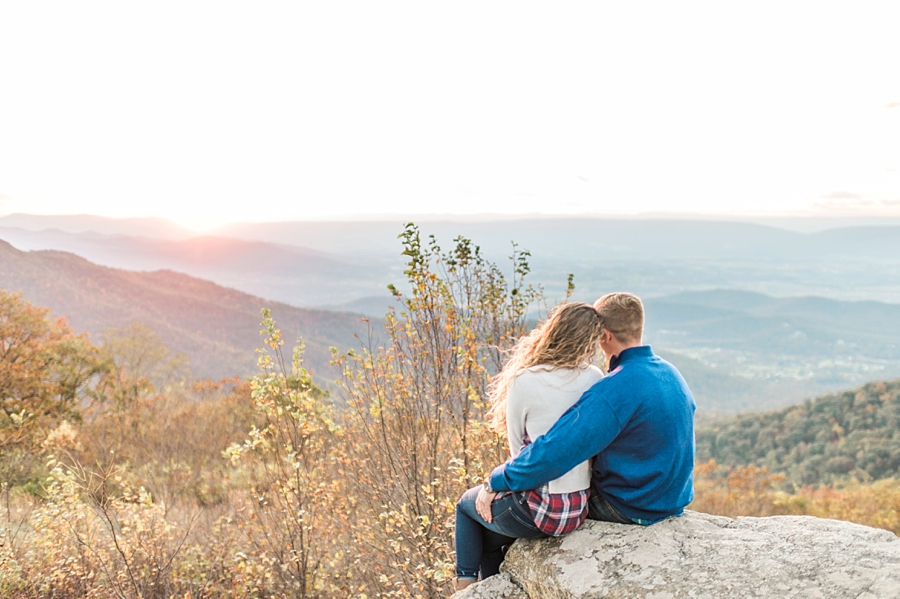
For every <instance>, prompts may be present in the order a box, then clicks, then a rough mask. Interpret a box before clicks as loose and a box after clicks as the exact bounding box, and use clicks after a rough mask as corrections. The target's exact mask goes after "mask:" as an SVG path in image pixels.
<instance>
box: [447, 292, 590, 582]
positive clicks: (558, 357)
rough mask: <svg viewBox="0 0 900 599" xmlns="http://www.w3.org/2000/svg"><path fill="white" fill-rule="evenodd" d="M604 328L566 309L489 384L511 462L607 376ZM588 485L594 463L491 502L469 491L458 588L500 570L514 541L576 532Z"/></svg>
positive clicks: (579, 309) (460, 520)
mask: <svg viewBox="0 0 900 599" xmlns="http://www.w3.org/2000/svg"><path fill="white" fill-rule="evenodd" d="M601 330H602V326H601V320H600V316H599V315H598V314H597V312H596V311H595V310H594V308H593V306H591V305H589V304H584V303H581V302H578V303H571V304H564V305H562V306H559V307H558V308H556V309H555V310H554V311H553V312H552V313H551V314H550V317H549V318H548V319H547V320H546V322H544V323H543V324H542V325H541V326H539V327H538V328H536V329H535V330H533V331H532V332H531V333H530V334H529V335H528V336H527V337H525V338H523V339H522V340H520V341H519V343H518V344H517V345H516V346H515V348H513V351H512V356H511V358H510V360H509V361H508V362H507V363H506V365H505V366H504V367H503V370H502V371H501V372H500V373H499V374H498V375H497V376H496V377H494V379H493V381H492V382H491V387H490V389H489V398H490V401H491V410H490V412H489V413H488V415H489V416H490V417H491V419H492V422H491V424H492V426H493V427H494V428H495V429H497V430H501V431H505V432H506V434H507V436H508V438H509V450H510V454H511V455H512V456H513V457H515V456H516V455H518V454H519V452H520V451H522V448H523V447H524V446H525V445H527V444H528V443H530V440H531V439H536V438H538V437H539V436H540V435H543V434H544V433H546V432H547V431H548V430H550V427H552V426H553V424H554V423H555V422H556V420H557V419H558V418H559V417H560V416H561V415H562V414H563V412H565V411H566V410H567V409H569V407H570V406H572V405H573V404H574V403H575V402H576V401H578V398H579V397H581V395H582V393H584V392H585V391H587V390H588V389H589V388H590V387H591V386H592V385H593V384H594V383H596V382H597V381H598V380H600V378H602V376H603V373H602V372H601V371H600V369H599V368H597V367H596V366H593V365H592V364H591V361H592V359H593V357H594V354H595V352H596V351H597V344H598V341H599V339H600V332H601ZM590 483H591V471H590V464H589V463H588V462H583V463H582V464H579V465H578V466H576V467H575V468H573V469H572V470H570V471H569V472H567V473H566V474H564V475H563V476H561V477H560V478H558V479H556V480H553V481H550V483H548V484H547V485H545V486H544V487H542V488H541V489H536V490H533V491H526V492H523V493H506V494H499V495H497V496H496V497H495V498H494V499H493V502H490V500H491V498H492V494H490V493H488V492H487V490H486V489H485V488H484V487H483V486H478V487H474V488H472V489H469V490H468V491H466V493H464V494H463V496H462V497H461V498H460V500H459V502H458V503H457V504H456V576H457V583H456V584H457V590H459V589H462V588H465V587H467V586H469V585H470V584H472V583H473V582H475V581H476V580H477V579H478V574H479V572H480V573H481V577H482V578H487V577H488V576H492V575H494V574H496V573H497V572H499V568H500V562H502V561H503V553H504V548H505V547H506V546H508V545H509V544H510V543H512V542H513V541H514V540H515V539H517V538H535V537H544V536H560V535H563V534H566V533H567V532H570V531H572V530H574V529H575V528H577V527H578V526H579V525H580V524H581V523H582V522H583V521H584V519H585V517H586V516H587V505H588V498H589V496H590V490H589V489H590ZM479 496H480V497H479ZM476 503H480V504H481V509H480V510H479V508H478V506H477V505H476ZM488 506H489V508H488ZM488 509H490V511H489V512H488ZM479 512H481V513H479Z"/></svg>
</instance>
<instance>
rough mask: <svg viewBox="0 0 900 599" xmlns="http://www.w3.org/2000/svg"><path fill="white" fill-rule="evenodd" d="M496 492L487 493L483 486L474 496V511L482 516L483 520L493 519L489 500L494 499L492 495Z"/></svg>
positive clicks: (489, 520)
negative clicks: (476, 495)
mask: <svg viewBox="0 0 900 599" xmlns="http://www.w3.org/2000/svg"><path fill="white" fill-rule="evenodd" d="M496 496H497V494H496V493H488V492H487V491H485V489H484V487H482V488H481V490H480V491H478V497H476V498H475V511H476V512H478V515H479V516H481V517H482V518H484V521H485V522H488V523H489V522H491V520H492V519H493V517H494V516H493V515H492V514H491V502H493V501H494V497H496Z"/></svg>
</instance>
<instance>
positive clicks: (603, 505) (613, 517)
mask: <svg viewBox="0 0 900 599" xmlns="http://www.w3.org/2000/svg"><path fill="white" fill-rule="evenodd" d="M588 518H590V519H591V520H602V521H604V522H617V523H619V524H637V523H636V522H634V521H633V520H632V519H631V518H629V517H628V516H625V515H624V514H622V512H620V511H619V510H617V509H616V508H614V507H613V505H612V504H611V503H610V502H609V501H607V500H606V497H604V496H603V495H601V494H600V493H598V492H597V489H594V488H591V498H590V499H589V500H588Z"/></svg>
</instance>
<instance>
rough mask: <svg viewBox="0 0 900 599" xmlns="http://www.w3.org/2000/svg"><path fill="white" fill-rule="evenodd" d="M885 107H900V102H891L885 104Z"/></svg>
mask: <svg viewBox="0 0 900 599" xmlns="http://www.w3.org/2000/svg"><path fill="white" fill-rule="evenodd" d="M884 107H885V108H900V102H889V103H887V104H885V105H884Z"/></svg>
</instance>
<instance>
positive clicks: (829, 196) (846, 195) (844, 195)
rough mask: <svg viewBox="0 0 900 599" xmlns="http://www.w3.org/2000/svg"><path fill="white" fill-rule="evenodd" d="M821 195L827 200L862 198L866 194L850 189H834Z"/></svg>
mask: <svg viewBox="0 0 900 599" xmlns="http://www.w3.org/2000/svg"><path fill="white" fill-rule="evenodd" d="M819 197H820V198H823V199H826V200H860V199H862V198H864V197H865V196H863V195H862V194H858V193H851V192H849V191H832V192H831V193H826V194H825V195H822V196H819Z"/></svg>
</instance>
